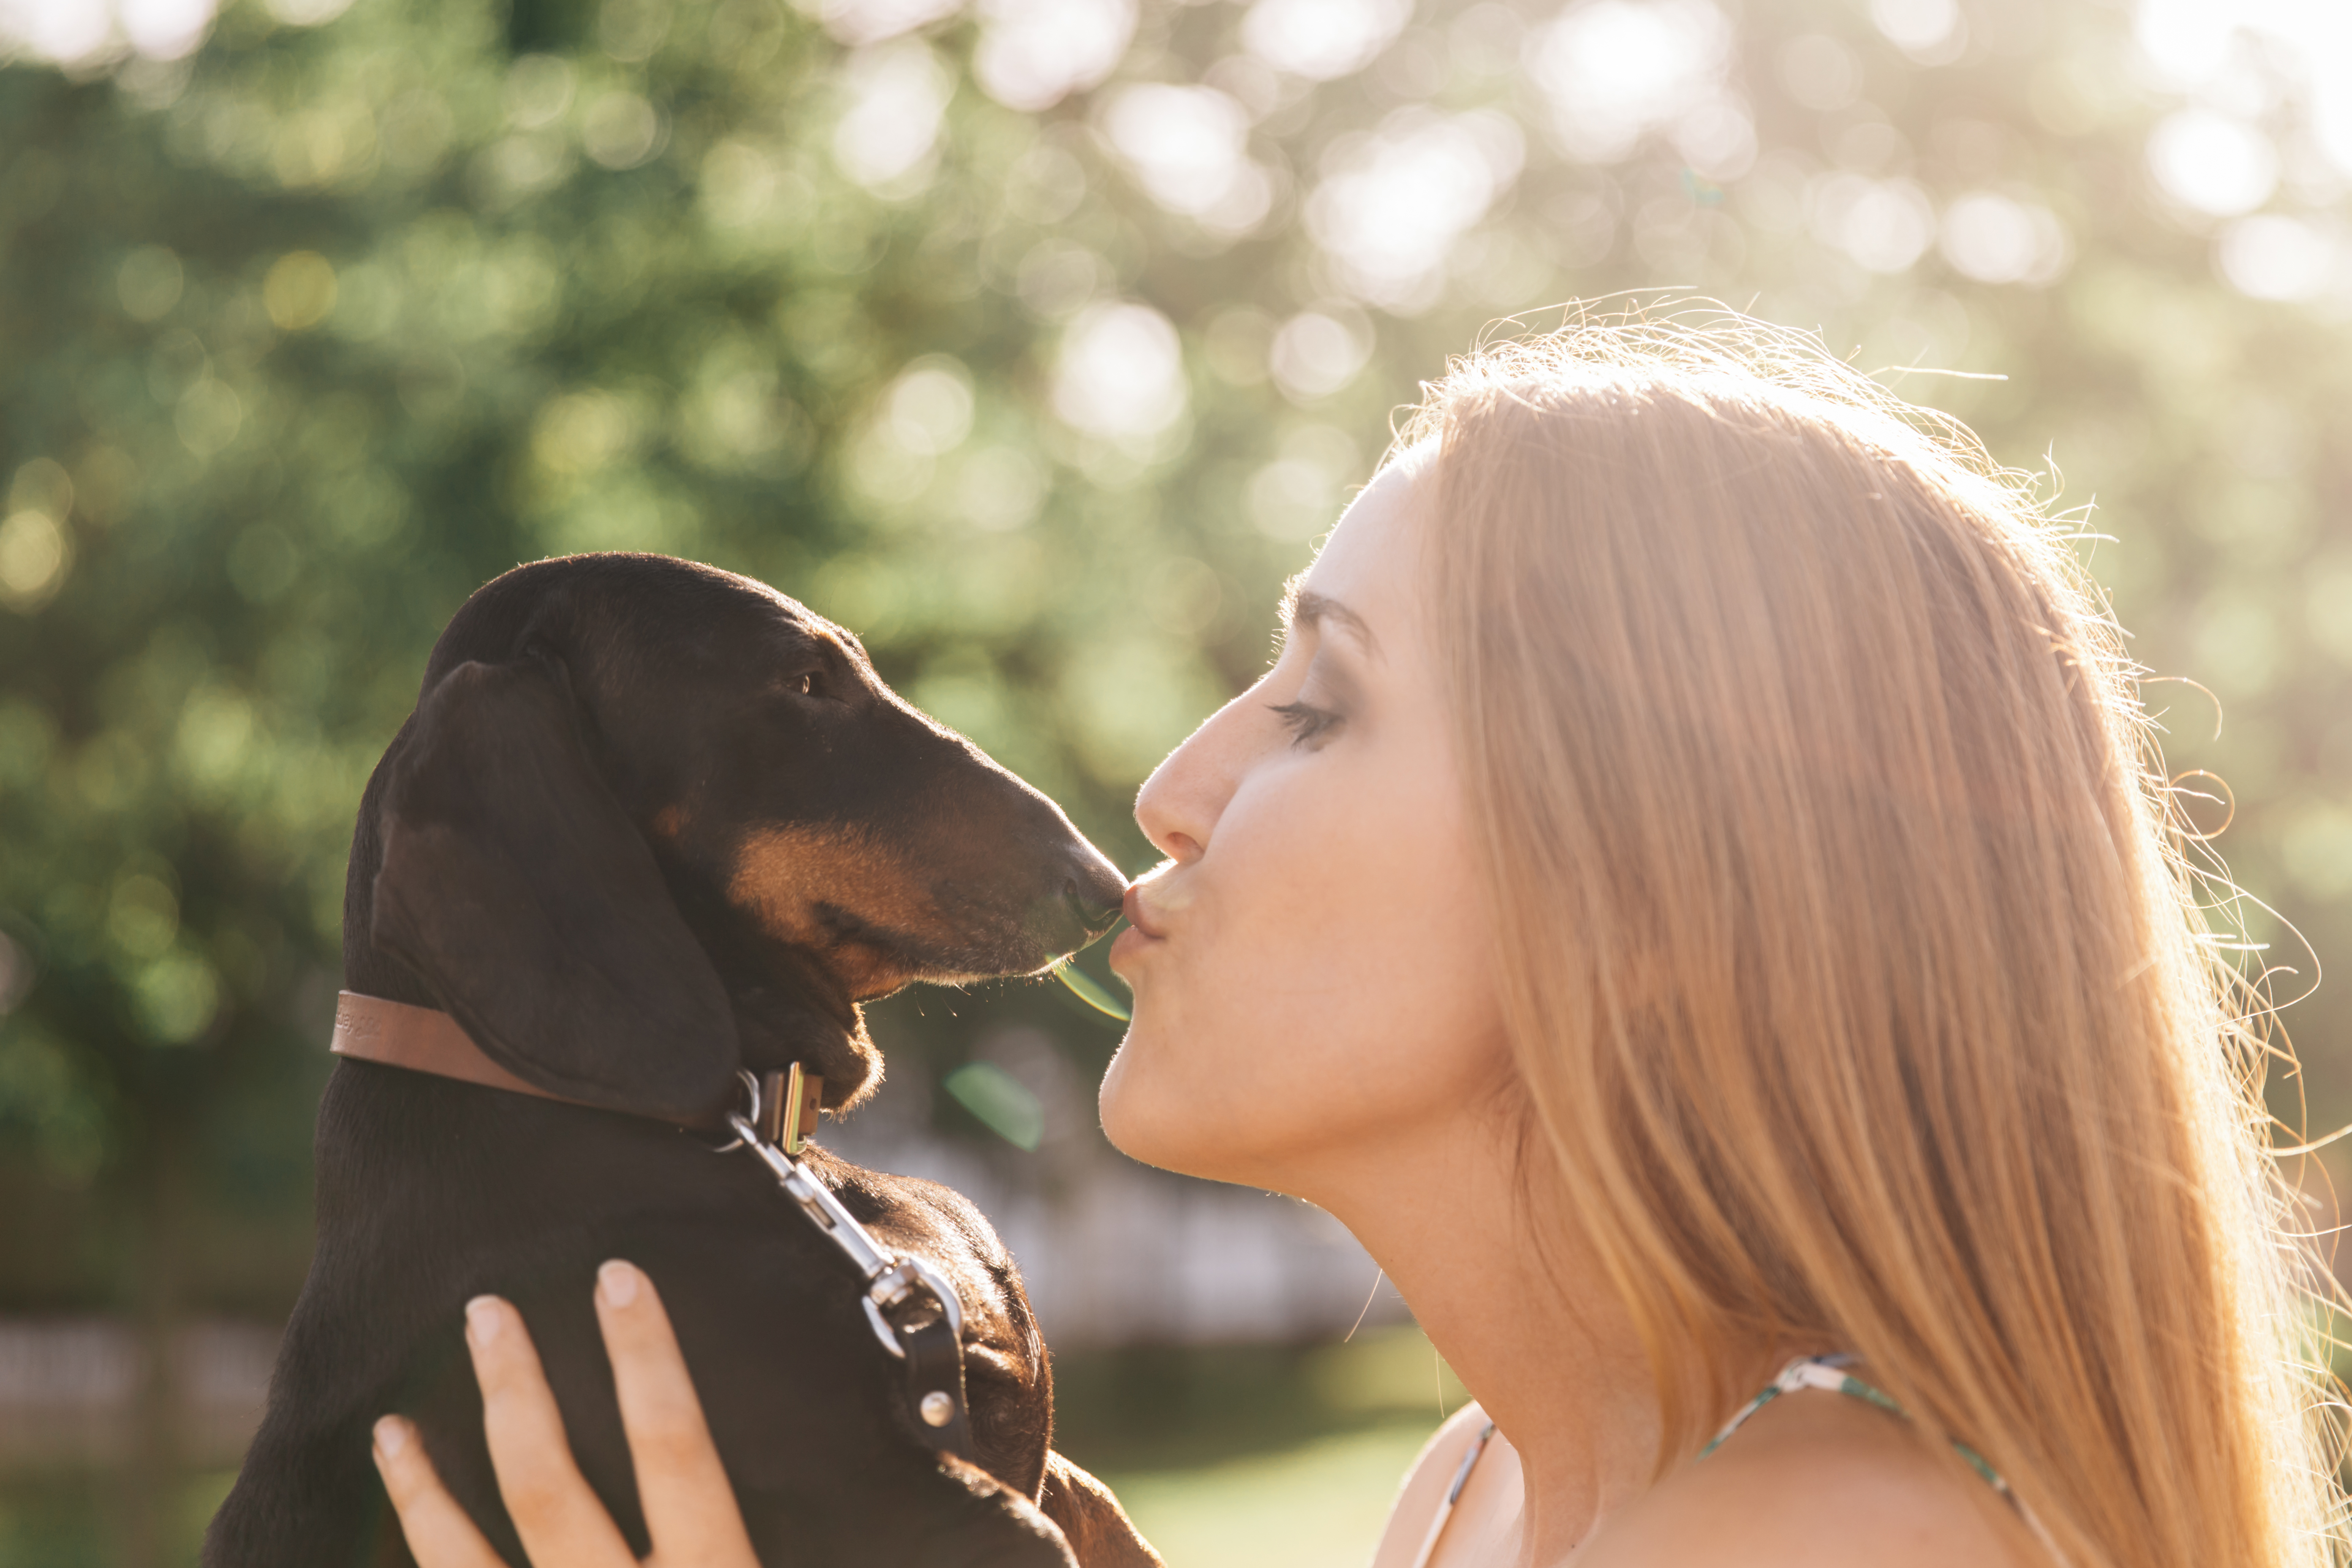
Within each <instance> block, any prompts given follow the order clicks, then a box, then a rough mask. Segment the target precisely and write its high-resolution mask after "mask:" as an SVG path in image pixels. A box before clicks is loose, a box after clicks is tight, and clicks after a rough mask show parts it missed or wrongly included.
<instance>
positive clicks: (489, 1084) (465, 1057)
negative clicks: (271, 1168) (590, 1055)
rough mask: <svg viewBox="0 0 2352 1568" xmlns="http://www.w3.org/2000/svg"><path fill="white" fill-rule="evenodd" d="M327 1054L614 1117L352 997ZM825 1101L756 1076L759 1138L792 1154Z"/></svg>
mask: <svg viewBox="0 0 2352 1568" xmlns="http://www.w3.org/2000/svg"><path fill="white" fill-rule="evenodd" d="M327 1048H328V1049H329V1050H331V1051H332V1052H334V1053H335V1054H336V1055H337V1056H339V1057H355V1058H358V1059H359V1060H361V1061H365V1062H376V1063H379V1064H381V1065H383V1066H384V1067H393V1068H407V1069H408V1070H409V1071H410V1072H424V1073H431V1074H433V1075H434V1076H435V1077H436V1078H454V1079H457V1081H458V1082H460V1083H474V1084H479V1085H481V1086H482V1087H483V1088H485V1089H505V1090H507V1091H508V1092H509V1093H510V1094H528V1095H530V1096H532V1097H533V1098H535V1099H539V1100H554V1101H555V1102H556V1103H557V1104H559V1105H580V1106H587V1107H588V1109H589V1110H614V1109H617V1108H615V1107H613V1106H599V1105H590V1104H589V1102H588V1101H587V1100H573V1099H572V1097H571V1096H569V1095H562V1094H557V1093H555V1092H554V1091H553V1090H551V1089H541V1088H540V1087H539V1085H537V1084H535V1083H532V1082H530V1080H529V1079H521V1078H518V1077H516V1076H515V1075H514V1074H513V1073H510V1072H509V1071H508V1070H507V1069H506V1068H502V1067H500V1066H499V1064H498V1063H497V1062H495V1061H492V1060H491V1059H490V1057H489V1054H488V1052H486V1051H484V1050H483V1049H482V1047H479V1046H478V1045H476V1044H475V1043H474V1037H472V1036H471V1035H468V1034H467V1033H466V1031H465V1028H464V1026H462V1025H460V1024H459V1023H458V1022H457V1019H455V1018H453V1017H451V1016H449V1015H448V1014H446V1013H444V1012H441V1011H439V1010H438V1009H436V1008H432V1007H413V1006H411V1005H408V1004H407V1003H405V1002H391V1001H386V1000H385V999H384V998H383V997H381V996H367V995H362V994H361V993H359V992H357V991H339V992H337V993H336V994H335V1036H334V1038H333V1039H332V1040H331V1041H330V1042H329V1043H328V1047H327ZM823 1097H824V1079H821V1078H819V1077H817V1076H816V1075H815V1074H814V1073H810V1072H804V1071H803V1070H802V1068H801V1065H800V1064H799V1063H798V1062H794V1063H793V1065H792V1066H790V1067H789V1068H779V1069H777V1070H774V1071H772V1072H768V1073H764V1074H762V1075H761V1081H760V1097H759V1104H760V1116H759V1121H760V1135H761V1137H762V1138H764V1139H766V1140H767V1141H768V1142H771V1143H775V1144H779V1145H781V1146H782V1148H783V1150H784V1152H786V1153H789V1154H797V1153H799V1152H800V1151H801V1145H802V1143H803V1142H805V1141H806V1140H807V1139H808V1138H809V1137H810V1136H811V1135H813V1134H814V1132H815V1131H816V1112H817V1105H818V1103H819V1101H820V1100H822V1099H823Z"/></svg>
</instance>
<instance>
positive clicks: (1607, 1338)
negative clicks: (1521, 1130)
mask: <svg viewBox="0 0 2352 1568" xmlns="http://www.w3.org/2000/svg"><path fill="white" fill-rule="evenodd" d="M1499 1121H1501V1119H1500V1118H1499V1117H1498V1116H1497V1115H1496V1114H1495V1113H1493V1112H1491V1111H1482V1112H1471V1111H1467V1110H1465V1111H1464V1112H1462V1113H1460V1114H1458V1115H1456V1116H1454V1117H1453V1118H1450V1119H1449V1120H1448V1121H1447V1122H1446V1123H1445V1124H1444V1125H1442V1126H1440V1127H1439V1128H1436V1129H1433V1130H1432V1131H1430V1132H1429V1133H1427V1134H1424V1135H1417V1136H1416V1137H1415V1139H1414V1141H1413V1157H1412V1160H1411V1161H1409V1162H1408V1161H1399V1160H1397V1159H1396V1158H1395V1156H1394V1153H1393V1148H1392V1146H1391V1148H1384V1149H1381V1150H1377V1151H1367V1152H1363V1153H1362V1154H1361V1155H1343V1156H1341V1157H1340V1158H1339V1159H1336V1160H1332V1161H1329V1162H1328V1163H1327V1162H1324V1161H1318V1162H1317V1166H1318V1168H1317V1170H1316V1171H1315V1172H1314V1173H1313V1177H1312V1179H1311V1180H1307V1181H1301V1182H1298V1183H1297V1184H1291V1185H1289V1186H1288V1187H1287V1188H1286V1190H1288V1191H1290V1192H1292V1193H1294V1194H1296V1195H1297V1196H1300V1197H1304V1198H1306V1199H1307V1201H1309V1202H1311V1203H1314V1204H1316V1205H1318V1206H1319V1207H1322V1208H1324V1209H1327V1210H1328V1211H1329V1212H1330V1213H1331V1214H1332V1215H1334V1216H1335V1217H1336V1218H1338V1219H1339V1221H1340V1222H1341V1223H1342V1224H1344V1225H1345V1226H1347V1227H1348V1228H1349V1230H1351V1231H1353V1232H1354V1233H1355V1235H1356V1236H1357V1237H1358V1238H1359V1239H1360V1240H1361V1241H1362V1242H1363V1244H1364V1246H1365V1247H1366V1249H1367V1250H1368V1251H1370V1253H1371V1255H1372V1257H1373V1258H1374V1259H1375V1260H1376V1261H1378V1262H1379V1264H1380V1265H1381V1268H1383V1269H1384V1270H1386V1271H1387V1274H1388V1277H1389V1278H1390V1279H1391V1280H1392V1281H1393V1282H1394V1283H1395V1285H1396V1287H1397V1289H1398V1290H1399V1291H1400V1292H1402V1294H1403V1296H1404V1299H1405V1301H1406V1302H1407V1304H1408V1305H1410V1306H1411V1307H1412V1313H1413V1316H1414V1317H1415V1318H1416V1319H1417V1320H1419V1321H1420V1323H1421V1325H1422V1328H1423V1331H1426V1332H1427V1333H1428V1335H1429V1338H1430V1341H1431V1342H1432V1343H1433V1344H1434V1345H1435V1346H1436V1347H1437V1351H1438V1353H1439V1354H1441V1355H1443V1356H1444V1358H1445V1361H1446V1363H1447V1364H1448V1365H1449V1366H1451V1367H1452V1368H1453V1369H1454V1373H1455V1374H1456V1375H1458V1376H1459V1377H1460V1378H1461V1379H1462V1382H1463V1384H1464V1385H1465V1387H1467V1388H1468V1389H1469V1391H1470V1393H1471V1394H1472V1395H1473V1396H1474V1397H1475V1398H1476V1399H1477V1401H1478V1403H1479V1405H1481V1406H1482V1407H1483V1408H1484V1409H1485V1411H1486V1415H1487V1416H1488V1418H1489V1419H1491V1420H1492V1421H1494V1423H1495V1424H1496V1427H1497V1429H1498V1430H1499V1431H1500V1432H1501V1433H1502V1435H1503V1436H1505V1437H1506V1438H1507V1439H1508V1440H1509V1442H1510V1445H1511V1447H1513V1448H1514V1449H1515V1450H1517V1454H1518V1458H1519V1464H1520V1469H1521V1474H1522V1477H1523V1484H1524V1489H1525V1500H1524V1503H1523V1506H1522V1512H1521V1515H1520V1521H1519V1546H1518V1554H1517V1555H1518V1561H1519V1563H1521V1564H1523V1565H1527V1568H1539V1565H1542V1564H1549V1563H1559V1561H1561V1560H1562V1559H1563V1558H1564V1557H1566V1556H1567V1554H1568V1553H1569V1552H1570V1551H1571V1550H1573V1549H1574V1547H1575V1546H1576V1544H1577V1542H1580V1541H1582V1540H1583V1539H1585V1538H1586V1537H1587V1536H1588V1535H1590V1534H1591V1531H1592V1530H1593V1529H1594V1528H1595V1527H1596V1526H1597V1525H1598V1524H1599V1523H1600V1522H1601V1520H1603V1519H1604V1518H1606V1517H1607V1516H1608V1515H1609V1513H1610V1512H1612V1510H1615V1509H1617V1508H1618V1507H1621V1506H1622V1505H1623V1504H1624V1503H1625V1502H1627V1501H1629V1500H1632V1499H1633V1497H1635V1496H1636V1495H1638V1494H1639V1493H1641V1492H1642V1491H1643V1490H1645V1489H1647V1488H1648V1487H1649V1485H1650V1479H1651V1475H1652V1472H1653V1469H1654V1452H1655V1449H1656V1446H1657V1442H1658V1434H1659V1427H1660V1420H1659V1411H1658V1401H1657V1396H1656V1393H1655V1389H1654V1383H1653V1380H1652V1376H1651V1372H1650V1366H1649V1362H1648V1360H1647V1358H1646V1357H1645V1356H1644V1355H1643V1352H1642V1348H1641V1344H1640V1342H1639V1340H1638V1338H1637V1337H1636V1336H1635V1334H1634V1332H1633V1324H1632V1322H1631V1321H1630V1319H1629V1318H1628V1317H1627V1315H1626V1313H1625V1311H1624V1309H1623V1308H1622V1305H1621V1304H1620V1303H1619V1301H1618V1300H1617V1297H1616V1294H1615V1292H1614V1291H1613V1290H1612V1289H1611V1288H1610V1287H1609V1285H1608V1284H1607V1282H1606V1280H1605V1279H1603V1278H1602V1277H1601V1273H1600V1271H1599V1269H1598V1268H1597V1267H1595V1266H1594V1265H1592V1263H1591V1260H1590V1259H1589V1258H1583V1257H1581V1256H1580V1255H1579V1254H1578V1252H1577V1250H1576V1249H1575V1248H1574V1247H1573V1246H1572V1245H1571V1244H1562V1245H1559V1246H1557V1247H1553V1248H1552V1249H1551V1250H1550V1254H1549V1258H1547V1257H1546V1256H1545V1255H1544V1254H1543V1253H1541V1252H1539V1251H1538V1247H1537V1246H1536V1244H1535V1243H1534V1241H1533V1239H1532V1238H1533V1237H1534V1234H1535V1230H1536V1227H1535V1226H1534V1225H1533V1223H1532V1222H1531V1218H1530V1215H1529V1212H1528V1210H1529V1204H1530V1202H1531V1201H1532V1200H1531V1198H1530V1195H1529V1194H1528V1191H1527V1190H1526V1189H1527V1184H1525V1183H1523V1182H1522V1181H1521V1180H1520V1176H1519V1169H1518V1166H1519V1162H1518V1157H1517V1155H1518V1149H1519V1147H1520V1144H1519V1140H1518V1138H1517V1133H1516V1130H1515V1129H1512V1128H1510V1127H1507V1126H1505V1125H1498V1122H1499Z"/></svg>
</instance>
